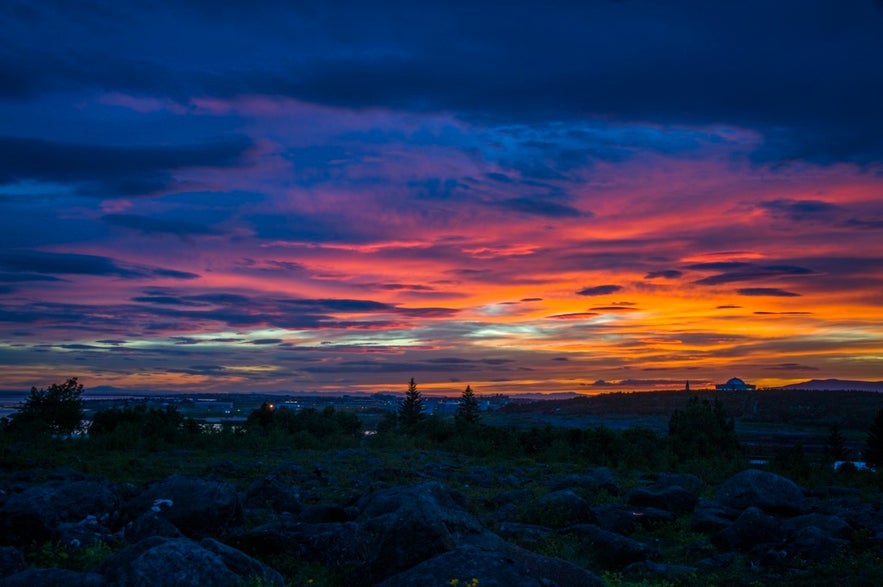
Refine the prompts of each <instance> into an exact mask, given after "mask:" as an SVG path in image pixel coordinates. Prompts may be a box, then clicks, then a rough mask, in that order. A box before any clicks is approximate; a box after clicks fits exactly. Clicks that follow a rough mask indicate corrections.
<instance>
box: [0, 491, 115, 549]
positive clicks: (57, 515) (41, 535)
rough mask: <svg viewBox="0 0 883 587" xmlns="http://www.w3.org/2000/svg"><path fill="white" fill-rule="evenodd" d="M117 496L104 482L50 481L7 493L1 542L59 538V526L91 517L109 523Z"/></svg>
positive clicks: (1, 517)
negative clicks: (10, 493) (13, 492)
mask: <svg viewBox="0 0 883 587" xmlns="http://www.w3.org/2000/svg"><path fill="white" fill-rule="evenodd" d="M120 503H121V500H120V497H119V495H118V494H117V493H116V491H114V490H113V488H112V487H111V486H110V485H109V484H108V483H106V482H102V481H93V480H74V481H50V482H47V483H43V484H40V485H35V486H32V487H28V488H27V489H25V490H24V491H22V492H21V493H17V494H13V495H11V496H9V497H8V498H7V499H6V501H5V502H4V503H3V506H2V507H0V544H13V545H14V544H21V545H25V544H30V543H31V542H37V543H41V542H46V541H47V540H51V539H56V538H58V531H59V525H60V524H62V523H65V522H69V523H77V522H80V521H82V520H84V519H86V518H87V517H88V516H93V517H94V518H95V519H96V520H97V521H98V522H99V523H101V524H104V525H111V524H113V523H115V522H116V520H117V518H118V517H119V509H120Z"/></svg>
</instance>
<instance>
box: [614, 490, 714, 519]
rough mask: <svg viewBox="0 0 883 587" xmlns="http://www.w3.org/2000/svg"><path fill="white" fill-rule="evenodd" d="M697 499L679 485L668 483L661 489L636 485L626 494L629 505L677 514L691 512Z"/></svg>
mask: <svg viewBox="0 0 883 587" xmlns="http://www.w3.org/2000/svg"><path fill="white" fill-rule="evenodd" d="M698 501H699V498H698V497H696V495H695V494H693V493H690V492H689V491H687V490H686V489H684V488H683V487H681V486H680V485H670V486H667V487H663V488H661V489H655V488H651V489H644V488H641V487H638V488H635V489H633V490H631V491H630V492H629V493H628V495H627V496H626V502H627V503H628V504H629V505H633V506H638V507H652V508H659V509H662V510H666V511H669V512H674V513H677V514H685V513H688V512H692V511H693V509H694V508H695V507H696V503H697V502H698Z"/></svg>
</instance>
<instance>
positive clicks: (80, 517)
mask: <svg viewBox="0 0 883 587" xmlns="http://www.w3.org/2000/svg"><path fill="white" fill-rule="evenodd" d="M6 450H7V451H8V450H9V449H8V448H7V449H6ZM59 451H60V453H56V454H55V455H53V456H45V457H27V458H24V459H23V457H21V455H12V454H11V453H10V452H7V453H6V454H5V456H6V457H9V459H8V460H7V461H6V463H7V468H6V470H4V471H3V472H2V478H0V487H2V494H0V542H2V543H3V546H2V548H0V577H3V579H2V584H4V585H27V586H30V587H32V586H35V585H66V586H69V587H73V586H75V585H170V586H171V585H174V586H176V587H180V586H184V585H283V584H284V585H355V586H359V585H366V586H367V585H388V586H393V585H395V586H399V585H401V586H408V585H414V586H418V585H419V586H421V587H422V586H427V585H440V586H441V585H474V586H490V585H500V586H503V585H506V586H512V585H515V586H517V585H524V586H528V585H530V586H540V585H542V586H555V585H558V586H571V585H572V586H577V585H579V586H583V585H602V584H608V585H660V586H662V585H830V584H839V585H880V584H883V560H881V556H880V553H881V544H883V512H881V511H880V505H881V500H880V495H879V491H878V490H877V489H876V478H875V477H874V476H873V475H872V474H870V473H861V472H856V471H843V472H841V473H837V474H832V476H831V477H830V479H831V481H832V483H830V484H825V485H815V486H799V485H797V484H795V483H794V482H793V481H791V480H789V479H788V478H786V477H783V476H780V475H777V474H775V473H772V472H769V471H762V470H758V469H747V470H743V471H741V472H738V473H736V474H733V475H729V474H728V475H727V477H726V478H725V479H722V480H719V481H715V482H708V480H705V479H702V478H700V477H698V476H696V475H693V474H689V473H668V472H661V471H653V472H650V471H643V472H642V471H637V470H619V469H612V468H609V467H592V466H584V465H579V464H575V463H560V462H558V463H543V462H537V461H536V460H533V459H528V458H512V459H499V458H495V459H487V458H474V457H468V456H465V455H458V454H453V453H449V452H441V451H432V450H424V449H416V448H415V449H412V450H402V449H401V447H392V448H382V447H361V448H345V449H329V450H298V449H293V448H287V447H275V448H259V447H256V448H255V449H246V448H240V449H235V450H228V451H225V452H224V453H223V454H218V452H217V451H216V450H202V449H194V450H187V449H176V450H170V451H168V450H167V451H140V450H139V451H102V452H97V451H86V452H84V453H83V454H82V455H81V456H76V455H75V454H73V452H66V451H72V449H70V448H69V446H64V447H61V448H59ZM65 460H66V461H69V462H70V465H71V466H68V467H51V468H45V467H44V466H42V465H47V464H51V463H53V462H58V461H65ZM26 465H34V466H32V467H30V468H28V467H27V466H26ZM133 481H135V482H133Z"/></svg>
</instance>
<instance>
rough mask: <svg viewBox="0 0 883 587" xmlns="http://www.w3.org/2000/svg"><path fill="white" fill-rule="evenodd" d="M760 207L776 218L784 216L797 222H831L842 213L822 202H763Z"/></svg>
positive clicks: (835, 207)
mask: <svg viewBox="0 0 883 587" xmlns="http://www.w3.org/2000/svg"><path fill="white" fill-rule="evenodd" d="M759 207H760V208H761V209H763V210H766V211H767V212H769V213H770V214H772V215H774V216H783V217H785V218H787V219H789V220H794V221H795V222H804V221H828V222H831V221H833V220H835V218H836V216H837V215H838V214H839V213H840V211H841V209H840V207H839V206H836V205H834V204H830V203H828V202H825V201H822V200H791V199H779V200H769V201H766V202H761V203H760V204H759Z"/></svg>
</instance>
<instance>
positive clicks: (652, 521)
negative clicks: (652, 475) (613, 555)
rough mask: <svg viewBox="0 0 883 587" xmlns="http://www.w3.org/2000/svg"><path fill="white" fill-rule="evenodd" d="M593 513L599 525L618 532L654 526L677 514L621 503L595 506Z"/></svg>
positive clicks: (629, 532)
mask: <svg viewBox="0 0 883 587" xmlns="http://www.w3.org/2000/svg"><path fill="white" fill-rule="evenodd" d="M592 513H593V514H594V516H595V523H596V524H597V525H598V526H600V527H601V528H603V529H604V530H607V531H609V532H614V533H616V534H631V533H632V532H634V531H635V530H637V529H638V528H654V527H657V526H660V525H662V524H666V523H669V522H672V521H674V519H675V515H674V514H673V513H672V512H669V511H666V510H660V509H657V508H647V507H628V506H623V505H619V504H603V505H600V506H595V507H593V508H592Z"/></svg>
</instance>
